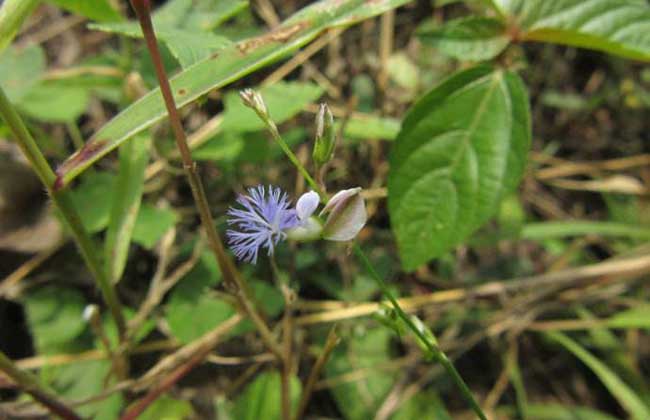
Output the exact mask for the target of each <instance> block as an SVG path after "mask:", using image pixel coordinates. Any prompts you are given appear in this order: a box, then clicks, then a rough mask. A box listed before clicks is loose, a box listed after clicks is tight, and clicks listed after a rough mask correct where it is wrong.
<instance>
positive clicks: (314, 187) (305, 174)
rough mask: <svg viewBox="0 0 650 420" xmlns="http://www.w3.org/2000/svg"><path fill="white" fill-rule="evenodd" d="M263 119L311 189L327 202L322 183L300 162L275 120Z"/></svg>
mask: <svg viewBox="0 0 650 420" xmlns="http://www.w3.org/2000/svg"><path fill="white" fill-rule="evenodd" d="M258 115H259V114H258ZM262 121H264V123H265V124H266V127H267V128H268V129H269V132H270V133H271V137H273V140H275V142H276V143H278V145H279V146H280V148H281V149H282V151H283V152H284V154H285V155H287V157H288V158H289V160H290V161H291V163H293V166H295V167H296V169H297V170H298V172H300V175H302V176H303V177H304V178H305V181H307V183H308V184H309V186H310V187H311V189H312V190H314V191H316V193H318V195H319V197H320V199H321V201H322V202H323V203H325V202H327V194H325V191H323V189H322V188H321V187H320V185H318V183H317V182H316V181H315V180H314V178H312V176H311V175H310V174H309V172H308V171H307V169H306V168H305V166H304V165H303V164H302V163H300V161H299V160H298V157H297V156H296V155H295V154H294V153H293V151H292V150H291V148H290V147H289V145H288V144H287V142H286V141H284V139H283V138H282V136H281V135H280V132H279V131H278V127H277V126H276V125H275V122H273V120H271V119H270V118H263V117H262Z"/></svg>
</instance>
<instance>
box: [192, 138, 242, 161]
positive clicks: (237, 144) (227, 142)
mask: <svg viewBox="0 0 650 420" xmlns="http://www.w3.org/2000/svg"><path fill="white" fill-rule="evenodd" d="M242 150H244V139H243V138H242V136H241V135H239V134H237V133H232V132H226V133H219V134H217V135H216V136H214V137H213V138H212V139H210V140H208V141H207V142H206V143H205V144H203V145H201V147H199V148H198V149H196V150H194V151H192V157H193V158H194V159H196V160H212V161H217V162H219V161H232V160H234V159H236V158H237V156H239V154H240V153H241V152H242Z"/></svg>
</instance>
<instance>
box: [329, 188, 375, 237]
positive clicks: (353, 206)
mask: <svg viewBox="0 0 650 420" xmlns="http://www.w3.org/2000/svg"><path fill="white" fill-rule="evenodd" d="M360 193H361V188H360V187H357V188H350V189H348V190H342V191H339V192H337V193H336V194H335V195H334V197H332V198H331V199H330V201H329V202H328V203H327V205H326V206H325V208H323V210H322V211H321V213H320V215H323V214H325V213H329V216H328V217H327V220H326V221H325V225H324V226H323V238H324V239H327V240H330V241H349V240H351V239H353V238H354V237H355V236H357V234H358V233H359V231H361V229H362V228H363V226H364V225H365V224H366V221H367V220H368V214H367V213H366V202H365V200H364V199H363V197H361V194H360Z"/></svg>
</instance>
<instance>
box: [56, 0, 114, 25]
mask: <svg viewBox="0 0 650 420" xmlns="http://www.w3.org/2000/svg"><path fill="white" fill-rule="evenodd" d="M50 2H52V3H54V4H56V5H57V6H59V7H61V8H63V9H65V10H68V11H70V12H72V13H76V14H79V15H81V16H85V17H87V18H88V19H92V20H96V21H98V22H113V21H118V20H122V15H120V14H119V13H118V11H117V10H115V9H114V8H113V6H111V3H110V2H109V1H108V0H93V1H88V0H50Z"/></svg>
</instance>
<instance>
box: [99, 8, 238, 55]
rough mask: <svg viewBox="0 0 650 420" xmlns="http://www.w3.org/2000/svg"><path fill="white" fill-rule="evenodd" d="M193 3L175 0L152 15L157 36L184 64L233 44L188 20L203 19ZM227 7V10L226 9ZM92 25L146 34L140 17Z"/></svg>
mask: <svg viewBox="0 0 650 420" xmlns="http://www.w3.org/2000/svg"><path fill="white" fill-rule="evenodd" d="M192 6H193V5H192V1H191V0H172V1H169V2H167V3H166V4H165V5H164V6H162V7H161V8H160V9H158V10H157V11H156V12H155V13H154V14H153V17H152V20H153V25H154V28H155V30H156V36H157V37H158V39H160V40H161V41H162V42H164V43H165V45H167V48H169V51H170V52H171V53H172V55H173V56H174V57H175V58H176V59H177V60H178V62H179V63H180V65H181V67H183V68H187V67H189V66H191V65H192V64H194V63H196V62H197V61H199V60H201V59H203V58H206V57H208V56H209V55H210V54H212V52H214V51H215V50H217V49H219V48H222V47H225V46H227V45H229V44H231V42H230V40H228V39H227V38H225V37H223V36H218V35H215V34H213V33H212V32H210V31H209V30H205V29H201V28H198V27H192V26H191V24H187V19H188V18H190V17H193V20H192V22H193V23H194V24H199V23H200V21H197V20H196V15H197V14H201V13H200V12H198V11H197V12H193V7H192ZM203 6H204V7H203V9H205V6H206V5H205V4H203ZM227 11H228V10H225V12H227ZM217 18H218V16H217ZM89 27H90V29H95V30H100V31H104V32H111V33H119V34H122V35H126V36H129V37H133V38H142V30H141V29H140V25H139V24H138V22H136V21H132V22H116V23H101V24H92V25H89Z"/></svg>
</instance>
